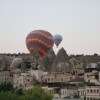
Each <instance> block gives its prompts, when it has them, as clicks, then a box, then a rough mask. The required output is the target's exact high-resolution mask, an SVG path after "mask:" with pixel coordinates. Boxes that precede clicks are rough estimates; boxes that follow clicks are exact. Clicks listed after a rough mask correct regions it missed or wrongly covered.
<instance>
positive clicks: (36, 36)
mask: <svg viewBox="0 0 100 100" xmlns="http://www.w3.org/2000/svg"><path fill="white" fill-rule="evenodd" d="M53 44H54V39H53V36H52V35H51V34H50V33H49V32H47V31H44V30H35V31H32V32H30V33H29V34H28V36H27V37H26V46H27V48H28V50H29V52H30V53H33V51H34V50H35V49H37V50H38V52H39V54H40V58H42V57H43V56H46V55H47V53H48V51H49V50H50V49H51V48H52V47H53Z"/></svg>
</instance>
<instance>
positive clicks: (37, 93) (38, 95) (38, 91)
mask: <svg viewBox="0 0 100 100" xmlns="http://www.w3.org/2000/svg"><path fill="white" fill-rule="evenodd" d="M25 96H26V98H27V100H52V96H51V95H50V94H49V93H46V92H45V91H44V90H43V89H42V88H41V87H39V86H38V87H34V88H33V89H31V90H28V91H27V92H26V94H25Z"/></svg>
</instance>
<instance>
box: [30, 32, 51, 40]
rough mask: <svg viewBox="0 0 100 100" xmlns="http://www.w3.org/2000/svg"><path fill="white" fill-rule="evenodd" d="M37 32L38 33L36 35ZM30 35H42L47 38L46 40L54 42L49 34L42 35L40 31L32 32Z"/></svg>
mask: <svg viewBox="0 0 100 100" xmlns="http://www.w3.org/2000/svg"><path fill="white" fill-rule="evenodd" d="M35 32H36V33H35ZM30 34H39V35H42V36H44V37H46V38H48V39H50V40H53V37H52V36H49V35H47V34H44V33H42V32H39V31H33V32H31V33H30Z"/></svg>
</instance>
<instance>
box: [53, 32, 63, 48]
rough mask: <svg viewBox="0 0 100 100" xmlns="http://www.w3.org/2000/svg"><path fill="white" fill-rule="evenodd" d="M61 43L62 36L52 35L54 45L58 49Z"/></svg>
mask: <svg viewBox="0 0 100 100" xmlns="http://www.w3.org/2000/svg"><path fill="white" fill-rule="evenodd" d="M61 41H62V36H61V35H59V34H56V35H54V43H55V45H56V46H57V47H58V46H59V44H60V43H61Z"/></svg>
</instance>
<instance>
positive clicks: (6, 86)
mask: <svg viewBox="0 0 100 100" xmlns="http://www.w3.org/2000/svg"><path fill="white" fill-rule="evenodd" d="M13 90H14V88H13V85H12V84H11V83H6V82H4V83H1V84H0V91H13Z"/></svg>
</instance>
